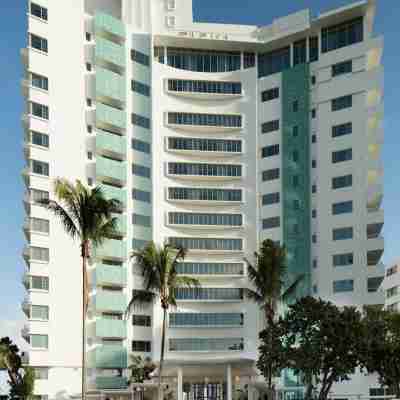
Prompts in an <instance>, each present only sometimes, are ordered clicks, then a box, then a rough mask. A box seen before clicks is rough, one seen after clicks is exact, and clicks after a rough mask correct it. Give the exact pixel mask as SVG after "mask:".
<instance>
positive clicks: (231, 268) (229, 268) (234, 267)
mask: <svg viewBox="0 0 400 400" xmlns="http://www.w3.org/2000/svg"><path fill="white" fill-rule="evenodd" d="M243 269H244V267H243V263H193V262H183V263H178V265H177V267H176V270H177V272H178V274H182V275H243Z"/></svg>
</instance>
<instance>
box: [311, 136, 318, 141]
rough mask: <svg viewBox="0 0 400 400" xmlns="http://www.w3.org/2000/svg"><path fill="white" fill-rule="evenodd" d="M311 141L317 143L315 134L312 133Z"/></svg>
mask: <svg viewBox="0 0 400 400" xmlns="http://www.w3.org/2000/svg"><path fill="white" fill-rule="evenodd" d="M311 142H312V143H317V135H312V136H311Z"/></svg>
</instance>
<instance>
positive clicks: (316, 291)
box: [313, 285, 318, 294]
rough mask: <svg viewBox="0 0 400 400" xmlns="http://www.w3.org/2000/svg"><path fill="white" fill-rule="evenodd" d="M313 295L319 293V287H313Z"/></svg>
mask: <svg viewBox="0 0 400 400" xmlns="http://www.w3.org/2000/svg"><path fill="white" fill-rule="evenodd" d="M313 293H314V294H317V293H318V286H317V285H313Z"/></svg>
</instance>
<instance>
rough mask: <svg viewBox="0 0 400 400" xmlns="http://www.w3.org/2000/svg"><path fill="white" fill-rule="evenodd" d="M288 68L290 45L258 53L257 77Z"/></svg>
mask: <svg viewBox="0 0 400 400" xmlns="http://www.w3.org/2000/svg"><path fill="white" fill-rule="evenodd" d="M288 68H290V46H288V47H284V48H282V49H279V50H274V51H271V52H268V53H264V54H259V55H258V77H259V78H262V77H264V76H268V75H272V74H275V73H278V72H282V71H283V70H285V69H288Z"/></svg>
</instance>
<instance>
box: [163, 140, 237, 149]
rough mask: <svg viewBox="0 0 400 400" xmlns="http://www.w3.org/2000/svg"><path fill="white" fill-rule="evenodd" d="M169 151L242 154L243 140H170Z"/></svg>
mask: <svg viewBox="0 0 400 400" xmlns="http://www.w3.org/2000/svg"><path fill="white" fill-rule="evenodd" d="M168 149H170V150H189V151H211V152H223V153H241V152H242V141H241V140H223V139H195V138H180V137H170V138H168Z"/></svg>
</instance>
